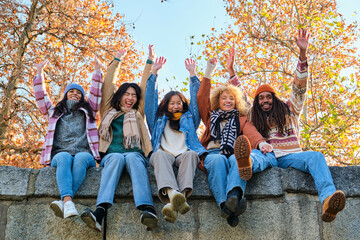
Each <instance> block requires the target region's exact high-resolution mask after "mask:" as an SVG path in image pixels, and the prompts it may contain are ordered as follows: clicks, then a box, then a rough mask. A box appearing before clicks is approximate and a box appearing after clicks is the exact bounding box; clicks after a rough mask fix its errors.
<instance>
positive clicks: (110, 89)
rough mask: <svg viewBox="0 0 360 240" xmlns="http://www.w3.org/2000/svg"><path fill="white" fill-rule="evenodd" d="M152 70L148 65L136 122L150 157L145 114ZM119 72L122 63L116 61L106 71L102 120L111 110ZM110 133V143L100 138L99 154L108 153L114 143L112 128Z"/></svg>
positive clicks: (142, 78)
mask: <svg viewBox="0 0 360 240" xmlns="http://www.w3.org/2000/svg"><path fill="white" fill-rule="evenodd" d="M151 69H152V64H149V63H146V65H145V69H144V72H143V74H142V77H141V83H140V89H141V97H140V100H139V107H138V110H137V111H136V122H137V125H138V129H139V133H140V137H141V146H142V150H143V152H144V153H145V155H146V156H148V155H149V153H151V152H152V145H151V141H150V137H149V133H148V130H147V128H146V125H145V114H144V106H145V89H146V81H147V79H148V78H149V76H150V73H151ZM119 70H120V61H117V60H114V61H113V62H112V63H111V64H110V65H109V67H108V69H107V71H106V75H105V79H104V83H103V87H102V91H101V92H102V99H101V103H100V118H101V120H102V119H104V118H105V116H104V114H106V113H107V112H108V111H109V110H110V109H111V100H112V98H113V96H114V92H115V83H116V80H117V76H118V73H119ZM121 115H122V114H119V116H121ZM119 116H118V117H119ZM109 131H110V141H106V140H105V139H102V138H100V143H99V152H102V153H106V151H107V149H108V148H109V146H110V144H111V142H112V138H113V133H112V128H111V127H110V128H109Z"/></svg>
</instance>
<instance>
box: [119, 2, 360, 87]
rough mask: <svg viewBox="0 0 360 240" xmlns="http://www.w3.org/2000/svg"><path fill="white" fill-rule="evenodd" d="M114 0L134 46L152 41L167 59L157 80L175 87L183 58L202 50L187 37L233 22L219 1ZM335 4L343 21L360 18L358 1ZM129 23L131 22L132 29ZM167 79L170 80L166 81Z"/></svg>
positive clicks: (181, 75) (181, 78)
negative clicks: (123, 17)
mask: <svg viewBox="0 0 360 240" xmlns="http://www.w3.org/2000/svg"><path fill="white" fill-rule="evenodd" d="M113 2H114V9H115V11H116V12H119V13H120V14H123V15H125V22H126V23H128V25H127V28H128V30H129V31H130V33H131V34H132V36H133V37H134V40H135V41H136V46H135V47H136V48H138V49H142V50H144V51H145V52H146V53H147V46H148V45H149V44H153V45H154V47H155V51H156V53H157V56H164V57H166V58H167V62H166V64H165V66H164V68H163V69H162V70H160V72H159V81H160V84H166V85H167V87H169V88H170V87H175V86H176V85H177V84H178V83H179V82H183V81H185V80H186V78H187V77H188V72H187V71H186V69H185V66H184V61H185V59H186V58H188V57H190V56H191V54H194V53H195V54H197V53H200V52H201V51H202V50H203V49H202V48H203V46H197V45H195V46H194V45H193V46H192V45H190V42H191V41H190V36H193V35H194V36H196V39H198V40H199V39H201V35H202V34H210V32H211V28H212V27H214V28H217V29H219V28H221V27H227V26H228V24H230V23H231V21H232V20H231V19H230V18H229V17H228V16H227V15H226V11H225V8H224V6H223V1H222V0H168V1H166V2H163V3H161V1H160V0H151V1H150V0H131V1H129V0H126V1H124V0H122V1H113ZM337 3H338V9H339V10H338V12H339V13H341V14H342V15H343V17H344V18H345V20H346V21H348V22H350V21H351V20H354V19H357V20H359V16H357V15H354V11H355V10H357V9H360V1H350V0H337ZM131 23H134V27H135V28H133V25H131ZM200 61H205V60H200ZM199 64H204V63H199ZM173 76H175V77H176V80H174V79H173ZM166 78H167V79H169V82H168V83H166V81H165V79H166ZM174 81H176V82H177V83H175V82H174ZM165 88H166V86H165Z"/></svg>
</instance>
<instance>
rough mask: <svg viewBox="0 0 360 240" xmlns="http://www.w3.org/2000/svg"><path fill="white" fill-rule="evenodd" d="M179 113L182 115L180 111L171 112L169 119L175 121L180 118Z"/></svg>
mask: <svg viewBox="0 0 360 240" xmlns="http://www.w3.org/2000/svg"><path fill="white" fill-rule="evenodd" d="M181 115H183V113H182V112H176V113H174V114H173V118H172V119H171V120H174V121H177V120H179V119H180V118H181Z"/></svg>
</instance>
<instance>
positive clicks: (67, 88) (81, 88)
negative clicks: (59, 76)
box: [64, 83, 85, 100]
mask: <svg viewBox="0 0 360 240" xmlns="http://www.w3.org/2000/svg"><path fill="white" fill-rule="evenodd" d="M71 89H77V90H79V91H80V92H81V93H82V96H81V100H84V99H85V91H84V89H83V87H82V86H80V85H79V84H76V83H70V84H69V85H67V86H66V88H65V91H64V97H65V96H66V94H67V93H68V91H70V90H71Z"/></svg>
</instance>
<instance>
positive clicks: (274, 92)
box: [254, 84, 278, 97]
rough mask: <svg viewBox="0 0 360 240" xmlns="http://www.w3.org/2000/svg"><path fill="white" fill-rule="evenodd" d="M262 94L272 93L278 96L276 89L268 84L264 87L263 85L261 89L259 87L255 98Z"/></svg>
mask: <svg viewBox="0 0 360 240" xmlns="http://www.w3.org/2000/svg"><path fill="white" fill-rule="evenodd" d="M262 92H271V93H273V94H275V95H276V96H277V95H278V94H277V92H276V90H275V88H273V87H272V86H270V85H268V84H264V85H261V86H260V87H258V89H257V90H256V92H255V96H254V97H256V96H257V95H259V94H260V93H262Z"/></svg>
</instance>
